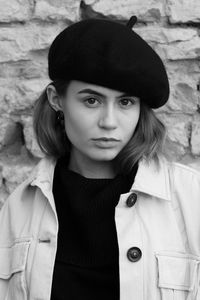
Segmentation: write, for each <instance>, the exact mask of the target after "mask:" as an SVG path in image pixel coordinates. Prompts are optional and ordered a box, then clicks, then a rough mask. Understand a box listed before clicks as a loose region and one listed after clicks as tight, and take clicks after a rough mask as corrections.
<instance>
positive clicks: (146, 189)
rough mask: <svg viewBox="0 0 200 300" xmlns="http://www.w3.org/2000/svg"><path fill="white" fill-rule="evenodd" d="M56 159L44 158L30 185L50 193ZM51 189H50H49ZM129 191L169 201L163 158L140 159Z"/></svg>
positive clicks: (166, 167) (167, 178) (165, 163)
mask: <svg viewBox="0 0 200 300" xmlns="http://www.w3.org/2000/svg"><path fill="white" fill-rule="evenodd" d="M55 165H56V159H53V158H48V157H44V158H43V159H41V160H40V162H39V164H38V165H37V166H36V167H35V169H34V170H33V172H32V174H31V177H30V181H29V182H30V184H31V185H32V186H34V185H37V186H39V187H40V188H41V189H42V190H43V186H44V183H47V184H48V191H49V190H51V191H52V186H53V175H54V169H55ZM50 188H51V189H50ZM130 191H135V192H141V193H145V194H149V195H151V196H154V197H157V198H160V199H162V200H168V201H171V193H170V182H169V168H168V163H167V162H166V160H165V159H164V158H160V159H159V163H158V164H156V162H154V161H153V160H152V161H150V162H147V161H146V160H145V159H142V160H141V161H140V162H139V166H138V171H137V174H136V176H135V181H134V183H133V185H132V187H131V189H130Z"/></svg>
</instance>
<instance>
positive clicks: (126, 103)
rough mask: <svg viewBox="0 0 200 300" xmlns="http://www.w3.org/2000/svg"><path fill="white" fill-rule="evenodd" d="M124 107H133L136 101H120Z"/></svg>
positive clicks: (127, 99)
mask: <svg viewBox="0 0 200 300" xmlns="http://www.w3.org/2000/svg"><path fill="white" fill-rule="evenodd" d="M120 102H121V104H122V106H131V105H133V104H135V100H134V99H132V98H131V99H129V98H124V99H121V100H120Z"/></svg>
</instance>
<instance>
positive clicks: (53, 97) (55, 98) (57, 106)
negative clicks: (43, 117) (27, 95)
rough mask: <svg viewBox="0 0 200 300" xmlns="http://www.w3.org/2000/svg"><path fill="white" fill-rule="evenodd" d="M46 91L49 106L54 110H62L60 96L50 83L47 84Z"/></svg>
mask: <svg viewBox="0 0 200 300" xmlns="http://www.w3.org/2000/svg"><path fill="white" fill-rule="evenodd" d="M46 93H47V98H48V101H49V104H50V106H51V107H52V108H53V109H54V110H55V111H58V110H62V103H61V98H60V97H59V95H58V93H57V91H56V89H55V87H54V86H53V85H52V84H50V85H48V86H47V88H46Z"/></svg>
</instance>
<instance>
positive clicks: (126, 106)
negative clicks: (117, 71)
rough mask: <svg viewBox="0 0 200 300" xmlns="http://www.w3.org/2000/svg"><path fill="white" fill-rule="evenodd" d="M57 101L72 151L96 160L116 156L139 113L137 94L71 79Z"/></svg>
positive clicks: (126, 139)
mask: <svg viewBox="0 0 200 300" xmlns="http://www.w3.org/2000/svg"><path fill="white" fill-rule="evenodd" d="M61 103H62V109H63V113H64V118H65V130H66V134H67V136H68V138H69V140H70V142H71V143H72V151H73V150H75V152H78V153H80V154H81V156H86V157H87V159H91V160H96V161H110V160H112V159H114V158H115V157H116V156H117V154H118V153H119V152H120V151H121V150H122V148H123V147H124V146H125V145H126V144H127V143H128V141H129V140H130V138H131V137H132V135H133V133H134V131H135V128H136V125H137V123H138V119H139V114H140V100H139V98H137V97H134V96H131V95H127V94H125V93H123V92H120V91H116V90H112V89H109V88H106V87H102V86H98V85H94V84H90V83H85V82H81V81H75V80H73V81H71V82H70V83H69V86H68V88H67V92H66V95H65V97H64V98H63V99H62V102H61ZM102 138H107V139H115V140H114V141H102V140H99V139H102Z"/></svg>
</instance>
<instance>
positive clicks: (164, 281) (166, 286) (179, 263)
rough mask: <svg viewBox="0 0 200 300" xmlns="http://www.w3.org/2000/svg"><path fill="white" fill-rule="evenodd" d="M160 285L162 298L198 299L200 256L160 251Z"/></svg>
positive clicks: (169, 299) (199, 293)
mask: <svg viewBox="0 0 200 300" xmlns="http://www.w3.org/2000/svg"><path fill="white" fill-rule="evenodd" d="M156 258H157V262H158V287H159V288H160V292H161V299H162V300H196V299H199V298H197V297H199V296H200V291H199V283H200V275H199V274H200V271H199V263H200V257H199V256H195V255H191V254H185V253H179V252H177V253H174V252H173V253H171V252H159V253H156ZM198 295H199V296H198Z"/></svg>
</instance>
